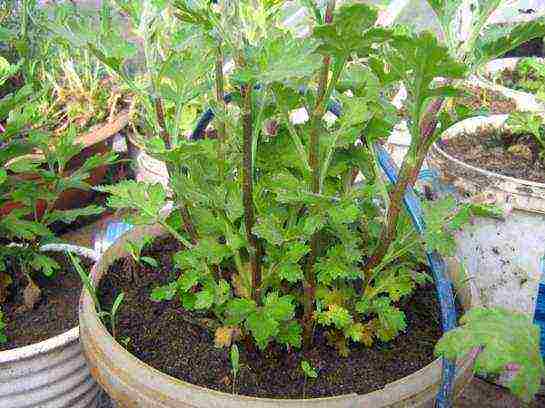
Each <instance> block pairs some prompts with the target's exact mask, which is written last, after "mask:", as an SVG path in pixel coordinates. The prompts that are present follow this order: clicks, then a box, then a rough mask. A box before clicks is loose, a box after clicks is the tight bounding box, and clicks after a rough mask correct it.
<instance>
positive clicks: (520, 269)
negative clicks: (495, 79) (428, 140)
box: [428, 115, 545, 317]
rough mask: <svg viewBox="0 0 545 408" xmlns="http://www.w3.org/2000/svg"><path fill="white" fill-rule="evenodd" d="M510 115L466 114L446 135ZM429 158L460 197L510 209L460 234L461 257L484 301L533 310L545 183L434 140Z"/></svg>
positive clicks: (542, 248) (500, 123) (544, 242)
mask: <svg viewBox="0 0 545 408" xmlns="http://www.w3.org/2000/svg"><path fill="white" fill-rule="evenodd" d="M506 120H507V115H492V116H489V117H476V118H471V119H466V120H464V121H461V122H459V123H457V124H456V125H454V126H452V127H451V128H449V129H447V130H446V131H445V132H444V133H443V135H442V140H448V139H449V138H454V137H457V136H460V135H462V134H468V133H473V132H478V131H480V130H481V129H487V128H488V129H490V128H491V129H498V130H501V129H502V128H503V127H504V126H505V121H506ZM428 164H429V165H430V167H432V168H433V169H434V170H435V171H436V173H437V174H438V175H439V178H440V180H439V181H442V182H443V183H445V184H448V185H449V187H450V189H451V191H452V192H454V193H455V195H456V196H457V197H458V198H459V199H461V200H467V199H468V198H471V197H474V199H479V198H482V199H485V200H486V202H493V203H495V204H496V205H497V206H499V207H503V208H504V209H506V213H505V219H503V220H497V219H491V218H477V219H476V220H475V222H474V224H473V225H472V226H470V227H467V228H465V229H464V231H462V232H461V233H459V234H458V235H457V237H456V241H457V245H458V247H457V257H458V259H460V261H461V262H462V263H463V265H464V266H465V268H466V269H467V273H468V274H469V276H470V278H472V279H474V280H475V284H476V286H477V287H478V289H479V291H480V296H481V300H482V301H483V304H484V305H485V306H501V307H506V308H508V309H511V310H515V311H520V312H523V313H526V314H528V315H529V316H530V317H532V316H533V315H534V309H535V305H536V298H537V293H538V287H539V281H540V277H541V269H540V258H541V257H542V256H543V255H544V253H545V184H544V183H538V182H532V181H527V180H522V179H517V178H514V177H508V176H504V175H501V174H498V173H494V172H491V171H488V170H484V169H482V168H478V167H475V166H472V165H471V164H468V163H464V162H463V161H461V160H458V159H456V158H454V157H452V156H450V155H449V154H447V153H446V152H445V151H444V150H442V149H441V147H440V144H439V143H437V144H435V145H434V146H433V147H432V149H431V150H430V154H429V156H428Z"/></svg>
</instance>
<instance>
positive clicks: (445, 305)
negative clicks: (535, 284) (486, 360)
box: [374, 144, 456, 408]
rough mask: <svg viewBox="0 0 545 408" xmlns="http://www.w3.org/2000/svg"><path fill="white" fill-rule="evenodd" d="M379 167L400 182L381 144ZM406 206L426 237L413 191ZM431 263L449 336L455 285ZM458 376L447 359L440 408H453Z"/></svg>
mask: <svg viewBox="0 0 545 408" xmlns="http://www.w3.org/2000/svg"><path fill="white" fill-rule="evenodd" d="M374 147H375V151H376V153H377V157H378V161H379V164H380V167H381V168H382V170H383V171H384V173H385V174H386V177H388V180H389V181H390V183H392V184H395V183H396V182H397V173H398V172H397V167H396V165H395V163H394V161H393V160H392V158H391V157H390V155H389V154H388V152H387V151H386V150H385V149H384V148H383V147H382V146H381V145H379V144H375V146H374ZM403 202H404V204H405V207H406V208H407V211H408V213H409V215H410V217H411V220H412V222H413V225H414V228H415V229H416V230H417V231H418V233H419V234H423V233H424V230H425V229H426V224H425V222H424V217H423V212H422V207H421V206H420V200H419V199H418V197H417V195H416V194H415V192H414V191H413V189H412V188H411V189H409V190H408V191H407V192H405V197H404V198H403ZM426 256H427V258H428V263H429V265H430V268H431V270H432V273H433V277H434V279H435V285H436V287H437V297H438V298H439V304H440V307H441V320H442V325H443V332H447V331H449V330H452V329H454V328H455V327H456V309H455V307H454V294H453V292H452V283H451V282H450V280H449V279H447V277H446V266H445V261H444V260H443V258H441V256H440V255H439V254H438V253H437V252H431V251H428V252H426ZM455 373H456V364H455V363H454V362H452V361H449V360H447V359H443V372H442V384H441V388H440V389H439V392H438V393H437V397H436V403H435V404H436V405H435V406H436V407H437V408H450V407H451V406H452V391H453V384H454V375H455Z"/></svg>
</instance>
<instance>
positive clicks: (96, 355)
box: [79, 226, 473, 408]
mask: <svg viewBox="0 0 545 408" xmlns="http://www.w3.org/2000/svg"><path fill="white" fill-rule="evenodd" d="M163 233H164V232H163V231H162V229H161V228H160V227H159V226H145V227H136V228H134V229H133V230H131V231H129V232H128V233H126V234H125V235H123V236H122V237H121V238H120V239H119V240H117V241H116V242H115V243H114V244H113V245H112V246H111V247H110V248H109V249H108V250H107V251H106V252H105V253H104V255H103V257H102V259H101V260H100V262H98V263H97V264H95V266H94V267H93V269H92V272H91V274H92V279H93V281H94V283H95V285H96V284H97V283H98V282H99V281H100V279H101V278H102V277H103V276H104V275H105V274H106V273H107V271H108V268H109V267H110V265H111V264H112V263H113V262H114V261H115V260H116V259H118V258H120V257H123V256H126V255H127V252H126V249H125V248H126V242H127V241H129V240H130V241H132V242H137V241H138V240H139V239H141V237H142V236H152V237H158V236H160V235H162V234H163ZM458 293H459V296H460V299H461V300H462V302H463V305H464V307H469V306H470V305H471V304H472V303H471V302H472V299H473V293H470V290H468V289H467V288H462V289H460V290H459V291H458ZM79 313H80V330H81V341H82V344H83V348H84V352H85V356H86V358H87V360H88V363H89V366H90V369H91V374H92V375H93V377H95V379H96V380H97V381H98V382H99V384H100V385H101V386H102V387H103V388H104V389H105V390H106V392H107V393H108V394H109V395H110V397H111V398H112V399H113V400H114V401H116V402H117V404H118V406H119V407H125V408H133V407H146V408H156V407H161V408H166V407H171V408H174V407H176V408H182V407H188V408H189V407H192V408H220V407H221V408H273V407H275V408H283V407H288V408H298V407H313V408H349V407H358V408H359V407H370V408H371V407H372V408H380V407H408V406H412V407H428V406H429V407H432V406H433V401H434V399H435V395H436V393H437V390H438V389H439V386H440V383H441V361H440V360H439V359H437V360H435V361H433V362H432V363H431V364H429V365H427V366H425V367H424V368H422V369H421V370H419V371H417V372H415V373H413V374H411V375H409V376H407V377H404V378H402V379H400V380H398V381H396V382H393V383H390V384H388V385H387V386H385V387H384V388H383V389H381V390H378V391H375V392H372V393H369V394H365V395H358V394H348V395H342V396H338V397H331V398H316V399H306V400H286V399H284V400H278V399H267V398H254V397H245V396H240V395H232V394H227V393H223V392H218V391H214V390H210V389H207V388H204V387H199V386H196V385H193V384H189V383H187V382H184V381H181V380H178V379H175V378H173V377H170V376H168V375H166V374H163V373H161V372H159V371H158V370H156V369H154V368H152V367H150V366H148V365H147V364H145V363H143V362H141V361H140V360H138V359H137V358H135V357H133V356H132V355H131V354H130V353H129V352H128V351H126V350H125V349H124V348H123V347H122V346H121V345H119V344H118V343H117V342H116V341H115V340H114V339H113V338H112V336H111V335H110V334H109V333H108V331H107V330H106V328H105V327H104V325H103V324H102V323H101V321H100V319H99V318H98V316H97V314H96V311H95V308H94V304H93V301H92V299H91V297H90V296H89V295H88V294H87V293H86V292H84V293H83V294H82V297H81V300H80V310H79ZM173 358H175V357H173ZM472 362H473V360H472V359H471V358H470V357H469V356H468V357H466V358H464V359H461V360H460V361H459V364H458V370H457V373H456V384H455V390H456V394H458V393H459V392H460V391H461V390H462V388H463V387H464V386H465V385H466V384H467V383H469V381H471V379H472Z"/></svg>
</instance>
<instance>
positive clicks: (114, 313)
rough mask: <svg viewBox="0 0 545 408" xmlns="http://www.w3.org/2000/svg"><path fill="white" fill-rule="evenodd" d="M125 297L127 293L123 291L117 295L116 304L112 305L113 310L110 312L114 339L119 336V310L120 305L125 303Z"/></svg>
mask: <svg viewBox="0 0 545 408" xmlns="http://www.w3.org/2000/svg"><path fill="white" fill-rule="evenodd" d="M124 298H125V294H124V293H123V292H121V293H120V294H119V295H117V297H116V298H115V301H114V304H113V305H112V310H111V312H110V325H111V327H112V336H113V338H114V339H116V338H117V331H116V326H117V312H118V311H119V307H120V306H121V303H123V299H124Z"/></svg>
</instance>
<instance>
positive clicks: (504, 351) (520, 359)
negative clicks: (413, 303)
mask: <svg viewBox="0 0 545 408" xmlns="http://www.w3.org/2000/svg"><path fill="white" fill-rule="evenodd" d="M460 324H461V326H460V327H458V328H456V329H454V330H451V331H449V332H447V333H445V334H444V335H443V337H442V339H441V340H440V341H439V342H438V343H437V345H436V347H435V354H436V355H437V356H443V357H446V358H449V359H451V360H455V359H457V358H461V357H463V356H465V355H467V354H468V353H475V352H477V353H478V354H477V357H476V360H475V368H474V369H475V372H476V373H478V374H481V375H482V374H487V375H490V374H492V375H499V374H502V373H503V372H505V371H506V370H507V371H509V372H510V373H511V376H510V377H511V378H510V379H509V382H508V384H507V386H508V387H509V389H510V390H511V391H512V392H513V394H515V395H517V396H518V397H520V398H521V399H522V400H523V401H525V402H530V401H531V399H532V398H533V396H534V395H535V394H536V392H537V391H538V389H539V387H540V386H541V380H542V379H543V378H544V377H545V366H544V364H543V359H542V357H541V354H540V352H539V341H540V330H539V327H538V326H536V325H534V324H532V322H531V320H530V319H529V318H528V316H526V315H523V314H521V313H516V312H512V311H508V310H505V309H501V308H474V309H471V310H470V311H469V312H467V313H466V314H465V315H464V316H463V317H462V318H461V320H460Z"/></svg>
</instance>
